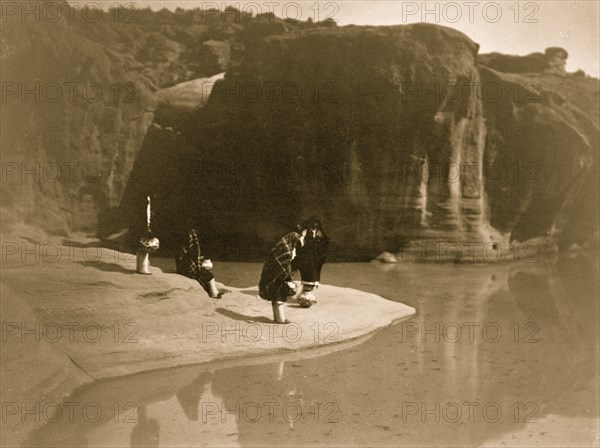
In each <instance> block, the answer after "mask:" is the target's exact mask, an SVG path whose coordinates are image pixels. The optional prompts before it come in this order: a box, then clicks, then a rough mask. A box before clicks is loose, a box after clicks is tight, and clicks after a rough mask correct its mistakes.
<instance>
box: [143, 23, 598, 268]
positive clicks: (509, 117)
mask: <svg viewBox="0 0 600 448" xmlns="http://www.w3.org/2000/svg"><path fill="white" fill-rule="evenodd" d="M477 52H478V45H477V44H475V43H474V42H472V41H471V40H470V39H469V38H468V37H466V36H465V35H463V34H461V33H459V32H457V31H454V30H452V29H449V28H445V27H440V26H435V25H427V24H415V25H408V26H394V27H356V26H349V27H344V28H340V29H318V30H307V31H296V32H292V33H287V34H285V35H279V36H272V37H268V38H265V39H262V40H258V41H256V42H255V43H254V44H253V45H252V46H249V47H248V48H247V49H246V51H245V53H244V54H243V57H242V58H241V59H240V60H239V61H237V62H236V65H235V68H234V69H231V70H230V71H229V72H228V73H227V74H226V76H225V79H224V80H223V81H222V82H220V83H217V84H216V85H215V88H214V90H213V92H212V94H211V96H210V99H209V102H208V104H207V105H206V106H205V107H204V108H202V109H201V110H199V111H198V112H196V113H195V115H194V116H193V117H192V118H190V119H189V120H187V121H185V120H184V121H181V123H180V124H181V125H180V126H179V127H176V129H175V133H177V132H180V134H179V136H178V137H177V139H178V140H177V142H176V144H175V147H176V148H177V155H176V156H174V155H173V154H172V152H170V151H168V150H167V148H168V146H165V145H168V143H165V142H162V143H159V141H158V140H153V139H151V138H147V140H146V144H145V145H147V149H148V153H154V154H158V152H160V151H162V153H163V154H164V153H166V152H169V154H165V158H163V159H160V160H161V162H158V160H159V159H156V158H154V159H153V160H154V164H155V165H156V166H161V167H164V166H171V167H173V166H178V167H179V169H173V177H169V176H164V175H162V176H152V178H153V179H155V182H154V183H153V185H143V187H144V188H145V189H146V190H148V189H151V190H153V191H156V192H157V193H158V194H159V196H163V197H167V198H168V199H167V200H165V201H164V202H165V203H168V208H169V209H170V210H171V212H169V213H164V214H163V215H164V218H165V221H164V222H163V223H161V224H159V229H163V230H165V231H168V229H171V228H173V226H174V224H175V223H176V221H178V220H180V219H181V218H182V215H185V214H186V213H187V214H189V213H188V212H189V211H191V210H193V211H194V213H196V214H197V216H196V217H197V218H198V220H199V221H200V222H201V227H203V229H202V230H203V233H204V234H205V235H206V237H205V240H206V244H207V245H209V246H212V247H211V249H212V250H213V252H211V253H215V252H217V253H218V254H219V255H221V256H227V257H232V258H239V257H240V256H242V257H243V256H258V254H260V250H261V249H263V248H264V247H265V246H266V245H267V244H268V242H269V241H272V240H273V238H274V237H275V236H276V235H277V234H278V233H280V232H282V231H284V230H285V229H286V228H288V227H289V225H290V224H292V223H294V222H297V221H299V220H301V219H302V217H305V216H307V215H309V214H317V215H320V216H322V217H323V219H324V221H325V222H326V223H327V228H328V229H329V231H330V233H331V236H332V241H333V242H334V244H333V251H334V253H335V255H336V256H338V257H340V258H344V259H363V258H369V257H372V256H375V255H377V254H378V253H380V252H381V251H382V250H388V251H391V252H398V251H401V250H407V249H410V250H411V251H412V250H415V247H416V248H423V247H435V246H428V245H430V244H436V243H444V242H464V243H467V244H472V245H475V249H474V250H477V251H479V252H478V254H479V255H476V257H478V258H481V257H483V256H485V254H484V253H483V252H482V251H483V249H485V248H487V249H486V250H488V249H489V250H491V251H492V252H494V251H497V250H500V251H508V250H509V246H510V245H511V244H512V243H514V242H515V241H516V242H520V241H530V240H535V241H537V242H538V243H539V244H541V245H543V246H544V247H546V246H554V244H555V243H556V242H560V241H562V238H563V237H565V235H569V237H568V238H567V239H566V241H563V243H567V242H568V241H569V240H570V239H571V238H572V237H573V236H575V235H578V238H580V239H585V238H586V237H587V236H589V233H590V231H592V232H597V222H595V221H594V220H593V219H592V217H591V215H592V213H593V211H594V210H597V204H598V201H597V193H596V195H595V196H594V194H593V193H592V189H591V188H590V186H591V185H593V183H594V179H595V178H596V177H597V155H598V137H597V135H598V106H597V105H595V106H594V105H593V104H592V102H591V99H593V95H595V96H596V98H597V95H598V81H597V80H591V79H587V80H585V82H580V81H582V80H577V79H573V78H557V77H555V76H553V75H548V74H545V73H533V74H528V75H525V74H522V73H521V74H514V73H504V72H502V71H499V70H494V69H492V68H490V67H487V66H483V65H481V64H480V62H478V55H477ZM542 72H543V70H542ZM590 95H592V98H591V99H590ZM586 97H587V98H588V99H587V100H586V99H585V98H586ZM160 138H161V139H162V138H164V137H160ZM151 148H155V150H152V149H151ZM171 148H174V147H173V146H171ZM140 163H141V161H140ZM162 173H164V171H162ZM596 182H597V181H596ZM199 184H201V186H199ZM584 191H585V192H587V193H585V194H584V193H583V192H584ZM594 198H596V200H595V201H594ZM582 204H587V205H586V206H585V207H583V208H580V207H581V206H582ZM590 210H591V211H590ZM575 216H577V218H575V219H574V217H575ZM581 226H584V227H585V226H587V227H586V229H587V230H586V232H585V233H582V232H580V231H577V230H574V229H575V228H578V229H581V228H582V227H581ZM223 248H229V249H223ZM427 250H429V249H427ZM433 250H437V249H435V248H434V249H433Z"/></svg>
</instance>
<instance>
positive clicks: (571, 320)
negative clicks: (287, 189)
mask: <svg viewBox="0 0 600 448" xmlns="http://www.w3.org/2000/svg"><path fill="white" fill-rule="evenodd" d="M597 268H598V266H597V263H595V262H592V263H590V262H589V260H586V259H585V258H583V257H576V258H570V259H566V258H565V259H561V260H558V262H557V263H556V264H553V265H547V264H543V263H538V264H533V265H524V264H512V265H505V266H499V265H493V266H470V267H469V266H467V267H464V266H458V267H457V266H454V265H452V266H448V265H443V266H442V265H435V266H433V265H397V266H394V267H393V268H390V267H388V266H386V267H380V266H378V265H341V266H339V267H338V268H336V266H335V265H332V266H328V272H327V273H326V276H327V277H328V278H334V279H335V282H331V283H336V284H338V285H346V286H348V287H354V288H359V289H365V290H368V291H370V292H373V293H376V294H380V295H382V296H384V297H390V298H394V297H397V298H398V299H399V300H401V301H403V302H405V303H407V304H409V305H411V306H413V307H415V308H416V309H417V312H418V314H417V315H416V316H414V318H412V319H410V320H409V321H407V322H404V323H402V324H399V325H396V326H394V327H391V328H388V329H386V330H383V331H381V332H379V333H378V334H376V335H374V336H373V337H372V338H371V339H369V340H367V341H366V342H365V343H363V344H360V345H358V346H355V347H353V348H351V349H346V350H343V351H340V352H337V353H332V354H330V355H326V356H321V357H319V358H313V359H306V360H302V361H285V362H284V361H283V360H282V361H280V362H276V363H270V364H263V365H248V366H243V365H242V366H240V367H235V368H227V369H221V370H219V371H217V372H215V373H214V374H213V373H211V372H208V371H202V369H201V368H189V369H185V370H182V371H179V370H173V371H167V372H164V373H154V374H147V375H143V376H138V377H136V378H135V379H129V380H126V379H122V380H116V381H113V382H110V383H105V384H104V385H96V386H93V387H91V388H89V389H88V390H85V391H82V392H81V393H80V394H79V395H76V396H75V397H72V400H73V401H80V402H85V401H92V400H95V401H100V402H102V403H103V405H102V406H103V407H106V408H108V407H109V406H110V404H111V403H112V402H114V401H118V402H120V403H124V402H125V401H132V402H135V403H137V404H138V405H139V408H140V421H139V423H138V425H136V427H135V429H133V431H132V427H131V426H127V425H123V424H122V423H121V424H120V425H117V428H116V429H117V431H115V430H114V429H115V425H116V424H115V423H114V422H113V421H112V417H113V415H112V414H109V415H107V416H106V417H105V418H103V419H102V421H101V422H99V423H97V424H89V423H87V424H86V423H83V422H79V423H77V422H76V423H75V424H62V422H60V423H57V424H54V425H53V424H48V425H46V426H45V427H42V428H40V429H39V430H38V431H36V432H35V433H34V434H32V436H31V439H30V441H31V442H35V443H30V445H35V444H36V443H37V444H41V445H44V444H50V445H52V444H54V446H68V445H71V444H72V445H76V446H86V444H87V443H88V442H87V441H86V440H85V438H84V436H82V434H86V437H87V438H88V439H89V440H90V442H89V445H94V443H95V441H96V440H99V439H98V437H95V436H94V433H95V432H98V433H100V432H101V433H103V434H104V435H105V436H107V434H109V432H108V431H106V430H103V429H102V427H103V426H108V427H110V428H111V430H112V432H113V433H119V431H121V432H124V433H126V434H127V436H128V438H129V436H130V440H131V444H132V445H133V446H136V444H137V445H138V446H139V445H144V444H145V445H144V446H157V444H158V442H159V439H158V432H159V429H160V430H161V431H162V433H161V435H160V443H161V444H163V445H165V446H168V445H169V444H171V445H173V444H177V443H181V444H185V443H187V444H188V445H192V446H206V445H208V446H210V445H215V444H220V445H224V446H232V445H237V444H240V445H242V446H246V445H248V446H249V445H255V446H256V445H260V446H264V445H282V444H288V445H294V444H305V445H315V444H318V445H337V446H340V445H343V446H352V445H378V444H379V445H382V444H387V445H390V444H391V445H408V446H414V445H423V446H429V445H434V444H436V443H437V444H439V443H440V441H443V442H444V443H446V444H449V445H458V446H469V445H478V444H482V443H485V441H486V440H489V439H492V438H494V437H499V436H501V435H504V434H512V433H513V432H515V431H519V430H522V429H528V430H529V429H530V430H531V437H533V438H532V439H530V440H535V437H540V435H539V433H541V432H544V430H543V429H542V427H539V428H537V427H536V425H535V424H529V425H528V424H526V423H525V419H526V417H527V416H528V415H530V414H531V413H532V412H533V413H534V415H532V417H533V419H534V420H538V421H539V420H540V419H543V418H544V417H546V416H548V415H558V416H564V417H577V418H580V417H584V418H588V419H590V418H591V419H597V418H598V413H599V411H598V403H597V396H598V392H599V391H598V347H599V338H598V322H597V316H598V301H597V296H598V277H597ZM436 323H437V324H439V326H440V330H441V329H442V328H443V327H444V325H445V324H448V323H456V324H459V325H460V324H465V323H473V324H477V325H476V326H472V328H473V333H472V339H471V338H470V335H469V332H468V331H467V329H466V328H467V327H465V326H464V325H463V330H462V335H461V337H460V338H459V339H458V340H456V341H455V342H451V341H450V340H449V339H453V338H456V337H457V334H456V333H453V331H454V330H455V328H453V327H452V326H450V327H447V331H448V332H447V333H442V337H439V336H438V340H436V336H435V334H434V333H435V331H434V332H430V333H427V334H423V330H424V329H427V330H432V329H435V326H436ZM490 323H493V324H494V325H496V327H494V326H488V328H487V332H486V333H485V334H484V333H483V327H484V326H485V325H486V324H490ZM342 324H343V323H340V325H342ZM410 324H414V325H415V326H416V328H417V329H418V333H417V334H414V335H407V333H406V329H407V328H408V327H407V325H410ZM497 327H498V328H500V329H501V331H502V335H501V337H500V338H498V339H497V340H496V338H497V334H496V328H497ZM403 331H404V333H403ZM444 336H445V337H444ZM484 336H485V337H486V338H487V339H486V338H484ZM182 385H183V386H182ZM468 401H471V402H478V403H480V405H479V407H476V408H475V414H474V419H473V421H469V419H468V417H467V412H468V408H467V407H464V406H463V407H462V412H463V417H462V418H461V419H460V420H459V421H458V422H455V423H450V422H448V421H445V419H444V416H443V414H442V415H441V416H440V418H439V422H436V421H435V416H434V415H431V414H429V415H427V414H426V415H423V414H422V413H421V412H418V413H417V414H416V415H411V416H408V418H407V416H406V414H403V411H405V410H406V409H403V404H406V403H416V404H418V405H419V407H420V406H421V404H422V403H425V405H426V406H427V409H428V410H430V409H435V406H436V403H439V405H440V407H443V405H444V404H446V403H451V402H455V403H459V404H461V405H462V403H464V402H468ZM208 402H214V403H216V404H217V405H222V406H223V407H224V409H225V412H224V414H223V411H221V409H219V411H218V412H216V413H214V415H211V416H210V419H209V420H208V421H206V418H205V417H206V415H203V413H204V412H205V411H206V408H205V407H203V404H206V403H208ZM249 403H256V404H257V405H258V406H259V407H260V411H261V414H260V415H259V414H258V413H257V407H256V406H251V407H246V408H245V409H244V407H245V406H246V405H248V404H249ZM265 403H271V405H270V406H272V407H269V405H265ZM328 403H330V404H333V405H332V406H330V407H329V408H325V407H324V406H325V405H326V404H328ZM486 403H498V404H499V405H500V407H501V410H502V412H503V415H502V418H501V419H500V420H499V421H498V422H496V423H490V422H488V421H486V420H485V419H483V418H482V407H483V405H485V404H486ZM515 403H517V409H515V407H514V405H515ZM526 403H533V404H534V406H533V407H531V406H530V407H528V408H525V404H526ZM236 405H237V406H238V409H237V410H236ZM284 406H287V409H286V412H284V410H283V408H284ZM511 406H513V407H512V408H511ZM211 409H213V410H214V408H211ZM149 410H152V412H148V411H149ZM298 410H299V411H300V412H301V413H302V415H301V416H298V414H297V411H298ZM270 411H272V415H271V414H270ZM492 411H493V409H492ZM490 415H492V416H493V412H491V411H490ZM148 416H151V417H148ZM423 417H425V423H423ZM450 417H451V416H450ZM86 425H87V426H86ZM593 426H594V425H592V429H590V430H589V431H592V432H593ZM110 437H112V438H113V439H114V440H116V437H117V436H110ZM105 441H106V440H103V442H105ZM54 442H60V443H54ZM75 442H77V443H75ZM551 442H552V441H550V440H548V439H544V440H543V441H542V442H541V443H540V445H542V446H543V445H551ZM114 445H115V446H116V445H119V443H114Z"/></svg>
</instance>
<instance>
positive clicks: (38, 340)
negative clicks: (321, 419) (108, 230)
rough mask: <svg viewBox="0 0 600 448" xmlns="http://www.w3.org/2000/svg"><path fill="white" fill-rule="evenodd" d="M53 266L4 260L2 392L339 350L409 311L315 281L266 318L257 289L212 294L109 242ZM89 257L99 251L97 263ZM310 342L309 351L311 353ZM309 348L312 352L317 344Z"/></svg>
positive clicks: (20, 394)
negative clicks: (305, 298)
mask: <svg viewBox="0 0 600 448" xmlns="http://www.w3.org/2000/svg"><path fill="white" fill-rule="evenodd" d="M63 254H68V257H67V256H64V257H61V258H60V259H59V260H58V261H55V262H48V261H47V260H43V259H41V260H37V261H36V260H35V258H34V257H28V258H27V259H26V260H25V261H23V259H22V258H21V257H19V256H13V257H10V256H8V257H6V260H5V262H4V263H3V265H2V272H1V273H2V302H1V303H2V323H3V329H2V335H3V339H2V372H1V373H2V396H3V400H6V401H27V400H28V399H32V400H33V399H41V398H46V399H54V400H60V399H61V398H62V397H64V396H65V394H67V393H69V392H70V391H71V390H73V389H74V388H76V387H80V386H82V385H83V384H86V383H89V382H92V381H94V380H100V379H107V378H111V377H117V376H122V375H128V374H133V373H138V372H144V371H149V370H156V369H163V368H169V367H176V366H183V365H190V364H199V363H206V362H218V363H222V362H228V361H231V362H235V361H236V360H237V359H239V360H241V359H242V358H247V357H255V356H258V355H268V354H274V353H290V352H293V355H294V356H298V350H304V351H305V352H306V354H307V356H311V352H312V353H318V352H322V351H323V350H324V349H325V350H326V349H327V348H328V347H331V348H332V349H336V347H337V349H339V348H342V347H343V346H344V344H348V343H349V342H351V341H357V340H359V339H360V338H364V337H367V336H368V335H369V334H370V333H372V332H374V331H375V330H377V329H380V328H382V327H385V326H388V325H390V324H392V323H394V322H395V321H398V320H400V319H403V318H405V317H407V316H410V315H412V314H414V313H415V310H414V309H413V308H411V307H409V306H406V305H403V304H401V303H397V302H392V301H388V300H385V299H383V298H381V297H378V296H376V295H373V294H369V293H366V292H362V291H358V290H354V289H348V288H339V287H333V286H327V285H322V286H321V287H320V289H319V302H318V304H316V305H314V306H313V307H311V308H309V309H305V308H301V307H300V306H299V305H298V304H297V303H296V302H295V301H294V300H292V301H289V302H288V303H287V305H286V314H287V318H288V319H290V320H291V321H292V323H291V324H287V325H281V324H275V323H273V322H272V320H271V317H272V312H271V306H270V303H268V302H265V301H263V300H262V299H260V298H259V297H258V291H257V288H256V287H250V288H233V287H227V286H222V287H223V288H226V289H227V290H228V291H229V292H227V293H226V294H225V295H224V297H223V298H222V299H220V300H214V299H210V298H209V297H208V296H207V294H206V293H205V292H204V291H203V290H202V288H201V287H200V286H199V285H198V283H197V282H195V281H192V280H190V279H187V278H185V277H182V276H179V275H176V274H171V273H164V272H162V271H161V270H160V269H158V268H152V273H153V275H151V276H144V275H139V274H136V273H135V257H133V256H131V255H128V254H124V253H120V252H116V251H113V250H109V249H105V248H102V249H100V248H97V249H95V248H88V250H87V254H88V255H87V257H86V256H84V252H83V251H81V250H69V249H67V248H66V247H64V250H63ZM90 258H94V259H93V260H92V259H90ZM311 349H312V350H311ZM315 349H316V351H315Z"/></svg>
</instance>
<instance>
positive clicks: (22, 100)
mask: <svg viewBox="0 0 600 448" xmlns="http://www.w3.org/2000/svg"><path fill="white" fill-rule="evenodd" d="M117 6H118V7H117V8H116V9H115V8H114V7H113V8H109V9H108V10H106V9H104V10H100V9H99V6H98V4H96V3H94V4H88V5H85V11H86V12H84V10H82V9H80V8H77V7H76V5H72V4H69V3H67V2H48V3H45V2H36V3H35V4H33V5H31V6H26V5H25V3H14V4H13V5H12V6H10V7H8V8H6V11H5V10H4V9H3V15H2V35H1V36H0V56H1V58H2V64H1V67H0V68H1V76H2V98H1V100H2V117H1V119H2V133H1V134H2V135H1V142H0V143H1V146H2V187H3V188H2V192H1V199H2V207H1V212H2V223H3V227H4V228H3V230H8V231H10V230H11V227H12V228H17V227H19V226H20V225H21V224H22V223H23V222H25V223H35V224H38V225H39V226H40V227H42V228H43V229H45V230H46V231H48V232H50V233H52V234H63V235H64V234H68V233H71V232H73V231H85V232H92V233H98V234H99V235H101V236H105V235H107V234H110V233H113V232H115V231H117V230H121V229H122V228H123V227H126V226H127V221H126V220H124V219H123V216H122V213H121V211H120V210H119V208H118V206H119V205H120V203H121V200H122V197H123V194H124V191H125V187H126V185H127V183H128V181H129V179H130V172H131V169H132V167H133V166H134V162H135V160H136V159H137V157H138V152H139V150H140V147H141V145H142V142H143V141H144V138H145V136H146V131H147V130H148V127H149V126H150V125H151V123H152V121H153V117H154V112H155V107H156V103H157V100H158V102H160V103H162V104H164V103H165V102H167V103H169V104H170V105H171V106H172V105H173V104H172V103H173V101H175V103H177V102H180V101H181V100H182V99H183V98H184V97H185V95H186V92H185V83H186V82H194V81H193V80H197V79H199V78H201V79H204V78H210V77H212V76H215V75H217V74H218V73H220V72H223V71H224V70H225V69H227V68H228V66H229V64H230V59H231V58H230V55H231V53H232V50H235V51H238V52H239V51H243V48H244V46H245V44H246V41H247V40H248V41H252V40H256V39H258V38H259V37H264V36H268V35H272V34H276V33H278V32H286V31H287V29H288V28H289V29H294V28H303V27H308V26H315V27H316V26H319V25H318V24H309V23H307V22H301V21H298V22H295V23H293V24H292V23H290V24H289V25H287V26H286V25H283V21H282V20H281V19H278V18H275V17H271V16H269V17H262V18H258V17H250V18H248V17H245V16H243V14H242V13H241V12H240V11H237V10H235V9H230V10H228V11H227V12H226V14H225V13H223V15H222V14H220V13H219V12H218V11H213V12H212V13H210V14H205V15H204V16H203V15H202V12H201V11H200V10H185V11H183V10H179V11H177V12H170V11H168V10H166V9H164V10H162V11H158V12H153V11H151V10H150V9H137V8H135V7H134V5H132V4H130V5H117ZM26 7H27V8H29V9H28V11H31V13H30V14H29V15H28V16H27V17H25V16H22V15H21V12H22V11H21V10H20V9H21V8H26ZM15 8H16V9H15ZM61 8H62V10H61ZM5 13H6V14H5ZM224 16H226V17H228V19H227V20H223V18H224ZM23 17H25V18H23ZM232 18H235V20H232ZM182 84H183V86H184V87H183V88H182V87H181V85H182ZM175 85H178V86H179V88H174V90H176V92H174V91H173V90H170V91H167V92H166V93H165V94H164V95H163V94H162V93H161V94H159V95H155V93H156V92H161V91H162V90H165V89H169V88H170V87H173V86H175ZM165 95H166V96H165ZM169 95H171V96H173V95H174V96H176V97H177V98H175V99H173V98H171V97H170V96H169ZM156 96H158V97H159V98H158V99H157V98H156ZM169 98H170V99H169ZM191 102H192V103H194V102H195V100H192V101H191ZM175 106H176V105H175ZM161 107H162V106H161ZM161 110H162V111H165V110H168V112H169V113H171V112H173V111H176V112H179V111H180V109H179V108H178V107H175V108H174V109H173V108H171V109H169V108H168V107H163V108H162V109H161ZM171 115H172V114H171ZM158 120H161V118H160V117H158Z"/></svg>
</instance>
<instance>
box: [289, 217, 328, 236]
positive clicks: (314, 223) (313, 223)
mask: <svg viewBox="0 0 600 448" xmlns="http://www.w3.org/2000/svg"><path fill="white" fill-rule="evenodd" d="M312 229H316V230H320V231H321V233H323V234H325V230H323V224H321V220H320V219H319V218H317V217H316V216H311V217H310V218H308V219H307V220H305V221H304V222H303V223H302V224H300V225H298V226H296V230H297V232H298V233H302V231H304V230H312Z"/></svg>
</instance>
